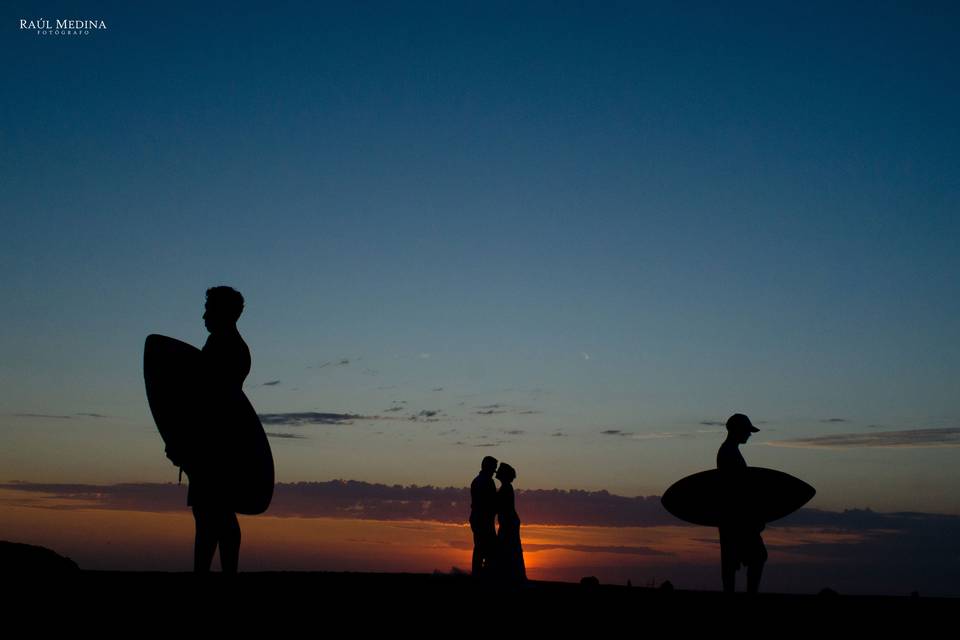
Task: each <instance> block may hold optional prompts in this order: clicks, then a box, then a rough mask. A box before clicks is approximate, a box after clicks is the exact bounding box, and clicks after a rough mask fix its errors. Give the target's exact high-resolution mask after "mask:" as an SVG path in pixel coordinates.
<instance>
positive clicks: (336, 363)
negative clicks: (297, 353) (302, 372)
mask: <svg viewBox="0 0 960 640" xmlns="http://www.w3.org/2000/svg"><path fill="white" fill-rule="evenodd" d="M348 364H350V358H340V359H338V360H327V361H326V362H323V363H321V364H318V365H317V366H315V367H312V366H311V367H307V369H323V368H326V367H345V366H347V365H348Z"/></svg>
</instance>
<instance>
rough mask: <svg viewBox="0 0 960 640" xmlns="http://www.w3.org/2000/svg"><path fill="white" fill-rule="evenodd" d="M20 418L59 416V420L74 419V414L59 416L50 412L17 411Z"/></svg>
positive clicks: (16, 414)
mask: <svg viewBox="0 0 960 640" xmlns="http://www.w3.org/2000/svg"><path fill="white" fill-rule="evenodd" d="M13 415H15V416H16V417H18V418H57V419H58V420H72V419H73V416H58V415H54V414H49V413H15V414H13Z"/></svg>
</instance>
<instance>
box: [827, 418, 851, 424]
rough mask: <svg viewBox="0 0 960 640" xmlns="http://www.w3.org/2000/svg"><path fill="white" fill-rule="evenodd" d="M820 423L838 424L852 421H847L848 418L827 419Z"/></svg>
mask: <svg viewBox="0 0 960 640" xmlns="http://www.w3.org/2000/svg"><path fill="white" fill-rule="evenodd" d="M820 422H822V423H823V424H836V423H840V422H850V421H849V420H847V419H846V418H825V419H823V420H821V421H820Z"/></svg>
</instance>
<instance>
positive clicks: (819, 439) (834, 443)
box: [766, 427, 960, 449]
mask: <svg viewBox="0 0 960 640" xmlns="http://www.w3.org/2000/svg"><path fill="white" fill-rule="evenodd" d="M766 444H768V445H769V446H772V447H797V448H805V449H847V448H876V447H883V448H919V447H931V448H940V447H960V427H948V428H943V429H906V430H902V431H874V432H869V433H838V434H835V435H828V436H816V437H812V438H795V439H791V440H774V441H771V442H767V443H766Z"/></svg>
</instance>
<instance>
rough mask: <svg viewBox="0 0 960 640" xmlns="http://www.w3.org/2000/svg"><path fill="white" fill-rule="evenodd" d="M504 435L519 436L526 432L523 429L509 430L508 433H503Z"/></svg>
mask: <svg viewBox="0 0 960 640" xmlns="http://www.w3.org/2000/svg"><path fill="white" fill-rule="evenodd" d="M504 433H506V434H507V435H511V436H519V435H520V434H522V433H526V432H525V431H524V430H523V429H510V430H508V431H504Z"/></svg>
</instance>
